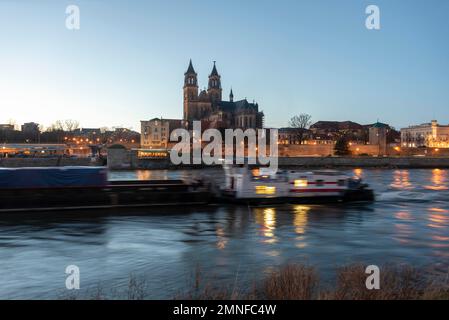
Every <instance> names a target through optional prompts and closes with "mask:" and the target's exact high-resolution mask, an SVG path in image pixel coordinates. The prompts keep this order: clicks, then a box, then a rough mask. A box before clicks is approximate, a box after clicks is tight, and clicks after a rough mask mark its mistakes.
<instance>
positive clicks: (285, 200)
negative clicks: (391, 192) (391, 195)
mask: <svg viewBox="0 0 449 320" xmlns="http://www.w3.org/2000/svg"><path fill="white" fill-rule="evenodd" d="M374 200H375V197H374V192H373V190H371V189H360V190H347V191H345V192H344V193H343V194H342V195H338V196H305V197H272V198H268V197H267V198H237V197H235V196H234V194H232V193H223V194H222V195H220V197H219V198H218V201H219V202H221V203H236V204H246V205H270V204H329V203H350V202H372V201H374Z"/></svg>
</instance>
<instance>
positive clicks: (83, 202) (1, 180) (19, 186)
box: [0, 167, 211, 213]
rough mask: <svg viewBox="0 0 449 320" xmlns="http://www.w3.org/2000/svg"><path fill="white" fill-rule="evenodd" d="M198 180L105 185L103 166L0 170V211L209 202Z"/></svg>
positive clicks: (108, 183)
mask: <svg viewBox="0 0 449 320" xmlns="http://www.w3.org/2000/svg"><path fill="white" fill-rule="evenodd" d="M210 199H211V194H210V192H208V191H207V190H206V189H204V188H203V187H202V186H201V183H200V182H198V181H191V182H186V181H183V180H151V181H108V179H107V170H106V169H105V168H103V167H55V168H19V169H15V168H14V169H0V213H1V212H28V211H43V212H46V211H61V210H79V209H108V208H122V207H151V206H168V205H170V206H185V205H202V204H207V203H209V202H210Z"/></svg>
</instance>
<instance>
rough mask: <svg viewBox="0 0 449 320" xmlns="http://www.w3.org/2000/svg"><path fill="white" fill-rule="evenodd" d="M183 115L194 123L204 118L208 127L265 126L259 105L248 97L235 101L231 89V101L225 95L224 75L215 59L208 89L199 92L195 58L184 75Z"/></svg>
mask: <svg viewBox="0 0 449 320" xmlns="http://www.w3.org/2000/svg"><path fill="white" fill-rule="evenodd" d="M183 90H184V116H183V119H184V120H186V121H188V123H189V125H190V126H191V123H192V121H195V120H196V121H198V120H203V121H206V122H207V123H208V124H209V126H208V127H209V128H215V129H227V128H232V129H235V128H241V129H248V128H253V129H256V128H263V121H264V114H263V112H260V111H259V105H258V104H257V103H255V102H253V103H250V102H248V101H247V100H246V99H244V100H239V101H234V93H233V91H232V89H231V92H230V94H229V101H224V100H223V98H222V93H223V92H222V91H223V90H222V87H221V76H220V75H219V74H218V71H217V67H216V65H215V62H214V66H213V68H212V72H211V74H210V75H209V82H208V88H207V90H206V89H204V90H201V92H199V87H198V75H197V73H196V72H195V69H194V68H193V64H192V60H190V63H189V67H188V69H187V71H186V72H185V74H184V88H183Z"/></svg>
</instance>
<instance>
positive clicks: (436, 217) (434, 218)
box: [428, 208, 449, 229]
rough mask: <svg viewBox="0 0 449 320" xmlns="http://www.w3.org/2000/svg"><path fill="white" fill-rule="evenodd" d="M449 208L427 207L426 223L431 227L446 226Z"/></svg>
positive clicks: (448, 220)
mask: <svg viewBox="0 0 449 320" xmlns="http://www.w3.org/2000/svg"><path fill="white" fill-rule="evenodd" d="M448 213H449V210H446V209H442V208H430V209H429V221H430V223H429V224H428V226H429V227H431V228H436V229H441V228H446V227H447V226H448V225H449V224H448V223H449V217H448Z"/></svg>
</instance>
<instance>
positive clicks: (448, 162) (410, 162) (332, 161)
mask: <svg viewBox="0 0 449 320" xmlns="http://www.w3.org/2000/svg"><path fill="white" fill-rule="evenodd" d="M279 166H280V167H295V166H299V167H310V168H337V167H346V168H390V169H391V168H404V169H415V168H416V169H420V168H422V169H425V168H430V169H435V168H439V169H443V168H449V158H446V157H280V158H279Z"/></svg>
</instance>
